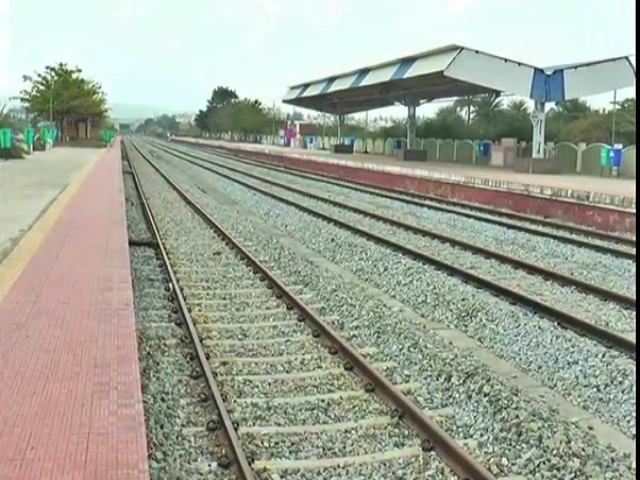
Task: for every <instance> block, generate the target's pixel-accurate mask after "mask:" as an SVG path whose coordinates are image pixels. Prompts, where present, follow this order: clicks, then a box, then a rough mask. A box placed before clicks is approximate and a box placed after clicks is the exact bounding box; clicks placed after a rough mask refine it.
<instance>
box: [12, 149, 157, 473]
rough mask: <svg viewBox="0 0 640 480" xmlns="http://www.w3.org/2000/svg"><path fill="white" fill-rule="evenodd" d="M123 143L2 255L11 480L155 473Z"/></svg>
mask: <svg viewBox="0 0 640 480" xmlns="http://www.w3.org/2000/svg"><path fill="white" fill-rule="evenodd" d="M119 153H120V150H119V145H118V144H116V145H114V147H113V148H112V149H111V150H110V151H109V152H108V153H107V154H103V156H102V158H101V159H100V160H99V161H97V163H96V164H95V168H94V169H93V170H92V171H91V172H90V173H88V176H87V177H86V179H85V180H84V181H81V182H80V183H81V184H80V185H79V186H77V185H76V183H74V184H73V185H72V186H70V187H69V188H70V189H75V190H77V192H76V193H75V195H72V198H70V199H69V200H67V202H68V205H67V206H66V208H64V209H60V207H59V205H58V204H59V202H60V201H65V200H64V199H60V198H58V200H56V202H54V205H53V206H52V207H51V209H49V211H48V212H47V213H46V214H45V216H43V218H42V219H41V220H40V221H39V222H38V224H36V225H35V226H34V228H33V229H32V230H31V231H29V233H27V234H26V235H25V237H24V239H23V240H22V241H21V242H20V244H19V245H18V246H17V247H16V249H15V250H14V251H13V252H12V253H11V254H10V255H9V256H8V257H7V258H6V260H5V261H4V262H3V263H2V264H1V265H0V281H1V282H2V289H1V290H0V479H2V480H148V478H149V477H148V466H147V449H146V438H145V424H144V412H143V405H142V395H141V387H140V379H139V365H138V356H137V353H138V352H137V344H136V334H135V324H134V313H133V294H132V287H131V280H130V270H129V250H128V245H127V231H126V222H125V211H124V197H123V186H122V176H121V163H120V155H119ZM56 211H59V213H58V214H57V217H58V218H57V219H56V221H54V222H52V226H51V228H50V229H49V231H48V232H47V233H46V234H45V235H44V236H43V239H41V240H40V243H41V244H40V245H39V244H38V239H37V238H36V240H34V239H33V236H34V235H38V232H40V231H42V230H43V229H44V228H45V227H41V226H40V224H41V222H50V217H51V216H52V215H53V214H52V213H51V212H56ZM38 246H39V248H38Z"/></svg>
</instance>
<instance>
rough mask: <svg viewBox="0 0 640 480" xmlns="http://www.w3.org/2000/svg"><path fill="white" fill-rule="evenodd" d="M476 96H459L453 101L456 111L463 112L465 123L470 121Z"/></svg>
mask: <svg viewBox="0 0 640 480" xmlns="http://www.w3.org/2000/svg"><path fill="white" fill-rule="evenodd" d="M475 101H476V98H475V97H472V96H466V97H459V98H456V100H455V101H454V102H453V108H455V109H456V111H458V112H462V113H464V118H465V121H466V122H467V125H469V124H470V123H471V116H472V113H473V109H474V107H475Z"/></svg>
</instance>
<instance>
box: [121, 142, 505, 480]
mask: <svg viewBox="0 0 640 480" xmlns="http://www.w3.org/2000/svg"><path fill="white" fill-rule="evenodd" d="M129 145H132V144H131V143H130V144H129ZM133 148H134V149H135V151H132V150H129V152H128V153H129V161H130V163H131V165H132V176H133V177H134V180H135V184H136V185H137V187H138V189H139V193H140V198H141V199H142V205H143V208H144V210H145V212H146V217H147V219H148V221H149V225H150V229H151V231H152V232H153V237H154V238H153V239H152V240H151V242H150V244H151V245H155V246H156V247H157V249H158V251H159V255H160V257H161V258H162V261H163V264H164V267H165V269H166V271H167V274H168V276H169V278H170V285H171V292H170V295H171V298H172V300H173V301H174V302H175V305H174V311H175V312H176V313H179V314H180V317H181V319H182V320H181V321H182V322H184V326H185V328H186V329H187V330H188V333H189V336H190V338H191V339H192V341H193V345H194V350H195V352H196V354H195V359H196V360H197V361H198V364H199V365H200V373H199V375H202V376H203V377H204V380H205V381H206V384H207V387H208V393H202V394H201V399H202V400H211V401H212V402H213V404H215V406H216V410H217V415H216V417H215V418H210V419H209V420H208V421H207V422H206V425H205V426H204V427H205V428H206V429H207V430H209V431H211V432H214V433H216V434H219V435H220V437H221V439H222V442H223V444H224V445H225V446H226V451H227V456H226V457H225V456H222V457H219V458H218V460H217V461H218V464H219V465H220V466H221V467H223V468H227V469H232V470H233V472H234V475H235V476H236V478H241V479H250V478H264V479H268V478H269V479H270V478H273V479H275V478H300V479H315V478H329V477H327V475H329V476H331V475H333V477H330V478H351V477H354V478H384V479H385V480H386V479H393V478H398V479H411V478H416V479H418V478H436V479H437V478H443V479H444V478H450V477H451V471H453V472H455V474H456V475H457V476H458V477H459V478H465V479H474V480H480V479H493V478H495V477H494V476H493V475H492V473H491V472H489V470H488V469H487V468H486V467H485V466H483V465H482V464H481V463H479V462H478V461H477V460H474V459H473V458H472V457H471V456H469V454H468V453H466V451H465V450H464V449H463V448H462V447H460V444H458V443H457V442H455V441H454V440H453V439H452V438H451V437H450V436H449V435H447V434H446V433H445V431H444V430H442V429H441V428H440V427H439V426H438V424H437V423H436V422H435V421H434V420H433V419H434V418H436V419H438V420H439V421H441V422H444V423H445V424H446V423H447V422H449V421H450V420H451V416H452V412H451V411H449V410H447V409H446V408H445V409H439V410H435V411H431V412H424V411H422V410H420V409H419V408H418V407H417V406H416V405H415V404H414V403H412V402H411V401H410V400H409V399H408V398H407V396H406V395H405V394H404V393H403V392H405V393H406V392H410V391H411V390H412V388H414V387H415V385H414V384H412V383H411V382H407V383H405V384H401V385H397V384H396V385H393V384H392V383H391V382H390V381H389V380H387V379H386V377H385V376H383V375H381V374H380V373H379V372H387V371H393V370H394V369H395V368H396V365H394V364H393V363H392V362H379V363H377V364H376V363H373V364H372V363H370V362H369V361H367V360H366V359H365V355H366V354H367V353H370V352H366V351H362V350H360V351H358V350H356V349H354V348H353V347H351V346H350V345H349V344H348V343H347V342H345V341H344V340H343V339H342V338H341V337H340V335H339V334H338V333H337V332H336V331H335V330H333V329H332V328H331V327H330V326H329V325H328V324H327V323H326V322H325V321H323V320H322V319H321V318H319V317H318V316H317V315H316V314H315V313H314V307H315V306H310V305H312V303H310V302H312V301H313V298H306V297H304V296H303V295H301V294H299V293H298V292H296V286H295V285H293V286H290V285H285V284H284V283H283V282H282V281H280V280H279V279H278V278H276V277H275V276H274V275H273V274H272V273H271V272H270V271H269V270H268V269H267V268H266V267H265V266H264V265H262V264H261V263H260V261H259V260H258V259H257V258H255V257H254V256H253V255H251V254H250V253H249V252H248V251H247V250H246V249H245V248H244V247H243V246H242V245H240V244H239V242H238V241H237V240H235V239H234V238H233V236H232V235H231V234H230V233H229V232H227V231H226V230H225V229H224V227H222V226H221V225H220V224H218V223H217V222H216V221H215V220H214V219H213V218H211V217H210V216H209V215H208V214H207V213H206V212H205V211H204V210H203V209H202V208H201V207H200V206H199V205H198V204H197V203H196V202H195V201H194V200H193V199H192V198H191V195H190V193H189V191H188V190H187V189H185V188H182V187H181V186H180V185H178V184H177V183H176V182H174V181H173V180H171V178H170V177H169V176H168V175H167V174H166V173H164V172H163V171H162V169H161V168H160V167H159V165H158V164H157V163H156V162H155V161H154V160H153V159H152V158H150V157H149V156H147V155H145V154H144V153H143V152H142V151H141V150H139V149H138V148H137V147H135V146H133ZM132 157H133V158H134V160H133V161H132V160H131V159H132ZM185 238H187V239H188V241H185ZM147 241H148V240H147ZM142 243H145V242H142ZM462 440H463V441H464V443H465V444H466V445H468V446H469V448H471V449H473V439H462ZM438 457H439V458H440V459H438ZM220 478H228V477H226V476H221V477H220Z"/></svg>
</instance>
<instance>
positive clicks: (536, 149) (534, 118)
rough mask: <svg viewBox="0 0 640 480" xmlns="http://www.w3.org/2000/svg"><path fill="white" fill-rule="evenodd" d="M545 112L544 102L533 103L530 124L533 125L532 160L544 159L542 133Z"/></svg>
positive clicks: (544, 123)
mask: <svg viewBox="0 0 640 480" xmlns="http://www.w3.org/2000/svg"><path fill="white" fill-rule="evenodd" d="M546 117H547V112H546V111H545V103H544V102H535V103H534V106H533V111H532V112H531V124H532V125H533V142H532V146H533V149H532V151H531V156H532V157H533V158H544V157H545V155H544V131H545V126H546Z"/></svg>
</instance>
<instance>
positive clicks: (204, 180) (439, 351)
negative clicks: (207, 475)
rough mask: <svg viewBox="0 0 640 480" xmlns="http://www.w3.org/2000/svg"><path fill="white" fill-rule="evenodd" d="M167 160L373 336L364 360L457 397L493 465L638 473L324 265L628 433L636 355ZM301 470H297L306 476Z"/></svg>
mask: <svg viewBox="0 0 640 480" xmlns="http://www.w3.org/2000/svg"><path fill="white" fill-rule="evenodd" d="M162 165H163V168H165V167H166V168H167V170H168V171H170V174H171V175H172V178H174V180H176V181H178V182H179V183H180V184H181V185H183V186H189V191H190V193H191V194H192V195H193V196H194V197H195V198H196V200H197V201H198V202H199V203H200V204H201V205H202V206H203V207H205V208H206V209H207V210H208V211H209V213H210V214H212V215H214V216H215V217H216V218H217V219H218V220H219V221H220V222H221V223H222V224H223V225H225V227H226V228H228V229H229V230H230V231H231V232H232V233H233V234H234V235H236V236H237V237H238V238H239V239H241V240H243V241H244V242H245V243H246V244H250V245H251V250H252V252H253V253H254V254H255V255H257V256H258V257H259V258H260V260H261V261H263V262H264V263H265V264H266V265H268V266H269V267H271V268H274V269H276V270H277V271H278V272H280V275H282V276H283V278H285V279H286V281H287V282H288V283H290V284H295V285H299V286H300V287H301V288H303V290H304V291H306V292H308V293H309V294H312V295H314V296H315V297H316V300H317V303H318V311H319V312H320V313H321V314H322V315H323V316H325V318H327V319H328V321H330V322H331V323H332V325H333V326H334V328H337V329H339V330H340V331H341V332H342V334H343V335H344V336H345V337H346V338H347V339H348V340H349V341H351V342H352V343H353V344H354V345H355V346H356V347H358V348H361V349H364V348H374V349H375V351H374V353H373V354H368V355H367V356H368V358H370V360H372V361H383V362H392V363H394V364H397V365H398V366H399V368H397V369H393V370H392V380H394V381H395V382H402V381H406V380H413V381H414V382H415V381H418V382H419V383H420V385H421V386H422V387H421V388H412V389H411V390H410V392H409V394H410V396H412V397H413V398H414V399H415V400H416V401H418V402H419V403H420V405H421V406H422V407H423V408H426V409H438V408H451V409H453V411H454V412H455V416H454V417H453V419H452V422H451V423H450V424H448V426H447V429H448V431H449V432H450V433H451V434H452V435H454V436H455V437H456V438H463V439H471V440H474V441H476V442H477V445H478V447H477V448H478V450H479V452H481V453H480V455H481V458H484V459H486V462H487V464H489V465H492V469H493V471H494V473H496V474H498V473H505V474H506V473H509V474H516V473H517V474H520V475H525V476H526V477H527V478H536V479H537V478H540V479H557V478H563V479H564V478H571V479H594V480H595V479H602V478H611V479H614V478H616V479H618V478H625V479H626V478H635V462H634V461H633V460H631V459H630V458H629V457H628V456H626V455H624V454H622V453H620V452H618V451H616V450H614V449H612V448H610V447H605V446H604V445H602V444H600V443H599V441H598V440H597V439H596V438H595V437H594V436H593V434H591V433H590V432H588V431H586V430H584V429H583V428H581V427H580V426H579V425H577V424H575V423H573V422H567V421H565V420H562V419H561V418H559V416H558V413H557V411H555V410H554V408H552V407H550V406H548V405H546V404H544V403H541V402H539V401H536V400H534V399H533V398H532V397H529V396H528V395H525V394H524V393H523V392H522V391H521V390H519V389H517V388H514V387H512V386H510V385H507V384H506V383H505V382H504V380H502V379H501V378H499V377H498V376H497V375H496V374H495V373H494V372H493V371H491V370H489V369H488V368H487V367H486V366H485V365H484V364H482V363H479V362H478V361H477V360H476V359H475V358H474V357H473V356H472V355H471V354H469V353H468V352H463V351H460V350H458V349H456V348H454V347H453V346H452V345H451V344H449V343H448V342H445V341H444V340H442V339H440V338H439V337H437V336H436V335H435V334H434V333H432V332H429V331H428V330H425V329H424V328H420V327H419V325H416V323H415V322H414V321H413V320H411V319H409V318H408V317H407V316H405V315H404V314H403V313H402V312H398V311H394V310H393V309H390V308H388V307H387V306H386V305H385V304H384V303H383V302H381V301H379V300H378V299H377V297H376V296H375V295H372V293H371V291H370V290H364V289H363V288H362V287H360V286H356V285H353V284H352V283H350V282H348V281H346V280H345V279H343V278H341V277H340V276H339V275H337V274H336V272H335V271H332V270H331V265H332V264H334V265H340V266H341V267H342V268H345V269H347V270H350V271H352V272H353V273H355V274H356V275H357V276H358V277H359V278H360V279H361V280H363V281H365V282H366V283H368V284H370V285H372V286H375V287H377V288H378V289H379V290H380V291H382V292H385V293H387V294H389V295H390V296H392V297H394V298H396V299H398V300H399V301H401V303H403V304H405V305H407V306H408V307H410V308H412V309H413V310H415V311H416V312H418V313H420V314H421V315H422V316H423V317H424V318H426V319H433V320H435V321H437V322H438V323H440V324H443V325H446V326H448V327H450V328H455V329H458V330H461V331H464V332H466V333H467V334H468V335H469V336H471V337H473V338H475V339H476V340H477V341H478V342H479V343H480V344H481V345H484V346H485V347H486V348H488V349H489V350H491V351H493V352H495V353H496V354H497V355H498V356H500V357H502V358H504V359H505V360H507V361H509V362H510V363H511V364H513V365H516V366H518V367H519V368H520V369H521V370H522V371H524V372H526V373H529V374H530V375H531V376H533V377H534V378H537V379H538V380H540V381H541V382H542V383H544V384H545V385H548V386H550V387H551V388H553V389H554V390H556V391H558V392H559V393H561V394H563V395H564V396H565V397H566V398H569V399H571V400H572V401H574V402H575V403H576V404H578V405H581V406H582V407H583V408H585V409H586V410H588V411H591V412H593V413H594V414H596V415H597V416H599V417H600V418H602V419H603V420H605V421H607V422H609V423H611V424H612V425H616V426H617V427H618V428H620V429H621V430H623V431H626V432H627V434H629V435H630V436H633V437H634V438H635V363H634V362H632V361H630V360H628V359H627V358H625V357H624V356H622V355H619V354H617V353H615V352H612V351H610V350H607V349H605V348H604V347H601V346H599V345H597V344H595V343H594V342H592V341H589V340H587V339H584V338H582V337H579V336H577V335H575V334H573V333H571V332H568V331H566V330H563V329H560V328H558V327H557V326H555V325H554V324H552V323H551V322H549V321H548V320H546V319H544V318H541V317H539V316H537V315H535V314H534V313H532V312H526V311H524V310H523V309H521V308H518V307H516V306H512V305H509V304H507V303H506V302H504V301H502V300H500V299H498V298H495V297H491V296H489V295H487V294H486V292H483V291H480V290H477V289H475V288H473V287H472V286H470V285H467V284H464V283H462V282H460V281H459V280H457V279H454V278H451V277H448V276H446V275H444V274H443V273H442V272H439V271H437V270H435V269H432V268H430V267H428V266H425V265H423V264H421V263H418V262H415V261H412V260H410V259H407V258H405V257H403V256H401V255H399V254H396V253H394V252H391V251H389V250H388V249H385V248H383V247H381V246H378V245H375V244H373V243H371V242H368V241H366V240H363V239H362V238H359V237H356V236H354V235H352V234H349V233H347V232H345V231H342V230H340V229H338V228H335V227H333V226H331V225H328V224H327V223H325V222H322V221H319V220H317V219H315V218H313V217H310V216H308V215H304V214H301V213H300V211H298V210H296V209H295V208H291V207H287V206H285V205H283V204H282V203H279V202H276V201H274V200H272V199H269V198H267V197H265V196H263V195H258V194H255V193H252V192H250V191H248V190H247V189H245V188H243V187H240V186H238V185H236V184H233V183H231V182H228V181H226V180H224V179H221V178H219V177H216V176H215V175H212V174H211V175H209V174H205V173H203V171H202V170H200V169H196V168H195V167H192V166H188V165H187V164H184V163H180V162H178V161H169V160H163V161H162ZM205 192H206V193H205ZM290 238H294V239H296V240H297V241H298V242H300V244H302V245H303V246H305V247H306V248H308V249H310V250H312V251H314V252H315V256H314V258H311V256H308V257H305V256H302V255H301V254H300V252H299V251H298V250H296V249H294V248H292V247H291V245H292V242H293V240H289V239H290ZM298 473H299V472H297V473H296V476H295V477H294V478H305V477H298V476H297V475H298ZM354 475H355V473H354ZM282 478H287V477H286V476H284V477H282ZM309 478H318V477H316V476H313V477H309ZM329 478H331V477H329ZM334 478H342V477H341V476H340V475H339V476H337V477H334ZM381 478H386V477H381Z"/></svg>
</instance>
